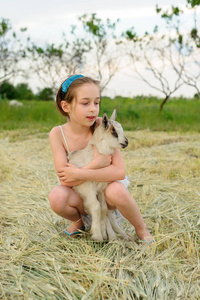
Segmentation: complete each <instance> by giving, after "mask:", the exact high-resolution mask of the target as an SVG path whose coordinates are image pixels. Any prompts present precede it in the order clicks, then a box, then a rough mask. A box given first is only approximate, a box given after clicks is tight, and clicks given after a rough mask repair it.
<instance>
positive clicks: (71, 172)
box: [49, 75, 153, 243]
mask: <svg viewBox="0 0 200 300" xmlns="http://www.w3.org/2000/svg"><path fill="white" fill-rule="evenodd" d="M56 104H57V107H58V109H59V111H60V112H61V113H62V114H63V115H64V116H66V117H67V123H65V124H64V125H62V126H57V127H54V128H53V129H52V130H51V132H50V134H49V139H50V144H51V148H52V152H53V158H54V164H55V168H56V171H57V175H58V177H59V180H60V183H61V185H59V186H56V187H54V188H53V190H52V191H51V192H50V194H49V201H50V205H51V208H52V209H53V210H54V212H55V213H57V214H58V215H60V216H61V217H63V218H66V219H68V220H70V221H71V225H70V226H69V228H68V229H67V231H65V232H66V234H68V235H70V236H71V235H75V234H77V233H79V231H78V230H80V229H82V230H83V229H84V223H83V221H84V215H86V212H85V211H84V207H83V201H82V199H81V198H80V197H79V196H78V195H77V194H76V193H75V192H74V190H73V189H72V187H73V186H75V185H78V184H80V183H81V182H83V181H85V180H90V181H99V182H111V183H109V184H108V186H107V188H106V190H105V197H106V202H107V205H108V208H109V209H112V210H115V209H118V210H119V212H121V214H122V215H123V216H124V217H125V218H126V219H127V220H128V221H129V222H130V223H131V224H132V225H133V226H134V227H135V231H136V234H137V236H138V238H139V239H140V240H142V241H144V242H147V243H150V242H152V241H153V237H152V236H151V234H150V233H149V231H148V229H147V226H146V224H145V223H144V220H143V218H142V215H141V213H140V211H139V208H138V206H137V204H136V202H135V200H134V199H133V198H132V196H131V195H130V194H129V192H128V190H127V189H126V187H125V185H124V184H123V179H124V178H125V167H124V163H123V159H122V155H121V152H120V150H119V149H116V150H115V152H114V154H113V155H112V156H110V155H102V154H100V153H98V151H97V150H96V149H95V148H94V158H93V160H92V161H91V162H90V163H89V164H88V165H86V166H84V167H82V168H79V167H76V166H75V165H72V164H70V163H68V160H67V153H69V152H70V151H76V150H80V149H83V148H85V147H86V146H87V144H88V142H89V141H90V139H91V138H92V134H93V132H94V130H95V127H96V126H98V125H99V124H100V123H101V118H98V114H99V104H100V90H99V82H98V81H96V80H93V79H91V78H89V77H84V76H82V75H73V76H71V77H69V78H68V79H66V80H65V81H64V82H63V83H62V85H61V86H60V88H59V90H58V93H57V97H56ZM118 180H119V181H118ZM120 180H121V182H120Z"/></svg>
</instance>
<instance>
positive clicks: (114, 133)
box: [111, 128, 118, 138]
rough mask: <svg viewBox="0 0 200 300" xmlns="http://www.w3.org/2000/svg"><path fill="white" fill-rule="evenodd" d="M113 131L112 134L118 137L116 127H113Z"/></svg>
mask: <svg viewBox="0 0 200 300" xmlns="http://www.w3.org/2000/svg"><path fill="white" fill-rule="evenodd" d="M111 133H112V135H113V136H114V137H116V138H117V137H118V134H117V132H116V130H115V128H113V130H112V132H111Z"/></svg>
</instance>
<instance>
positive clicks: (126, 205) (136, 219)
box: [105, 182, 153, 242]
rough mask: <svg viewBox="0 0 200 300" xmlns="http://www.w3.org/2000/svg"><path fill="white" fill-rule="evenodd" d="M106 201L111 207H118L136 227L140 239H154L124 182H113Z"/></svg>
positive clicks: (108, 188)
mask: <svg viewBox="0 0 200 300" xmlns="http://www.w3.org/2000/svg"><path fill="white" fill-rule="evenodd" d="M105 197H106V202H107V204H108V208H109V209H115V208H117V209H118V210H119V211H120V212H121V214H122V215H123V216H124V217H125V218H126V219H127V220H128V221H129V222H130V223H131V224H132V225H133V226H134V227H135V232H136V234H137V236H138V238H139V239H140V240H145V241H147V242H149V241H152V240H153V237H152V235H151V234H150V233H149V231H148V228H147V225H146V224H145V223H144V220H143V217H142V215H141V213H140V210H139V208H138V206H137V203H136V201H135V200H134V199H133V197H132V196H131V195H130V193H129V192H128V191H127V189H126V188H125V186H124V185H123V183H121V182H112V183H110V184H109V185H108V186H107V188H106V190H105Z"/></svg>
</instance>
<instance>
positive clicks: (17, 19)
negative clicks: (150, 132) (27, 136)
mask: <svg viewBox="0 0 200 300" xmlns="http://www.w3.org/2000/svg"><path fill="white" fill-rule="evenodd" d="M157 3H159V6H160V7H162V8H169V7H170V6H171V5H172V4H173V5H174V6H175V5H179V6H181V5H182V6H183V7H184V6H185V3H186V0H179V1H171V0H157V1H154V0H140V1H138V0H135V1H134V0H100V1H96V0H85V1H84V0H73V1H72V0H71V1H70V0H56V1H55V0H48V1H46V0H45V1H44V0H6V1H5V0H0V17H3V18H7V19H9V20H10V22H11V24H12V27H13V29H14V30H18V29H20V28H23V27H27V28H28V34H29V36H30V37H31V40H33V41H34V42H36V43H37V44H41V45H44V44H47V43H51V42H55V43H59V42H60V41H61V40H62V33H63V32H66V33H69V32H70V26H71V25H72V24H73V25H77V26H80V23H79V21H78V17H79V16H81V15H83V14H87V13H97V16H98V17H100V18H101V19H103V20H105V19H106V18H109V19H111V20H112V21H116V20H117V19H118V18H119V19H120V21H119V23H118V25H117V31H118V32H122V31H125V30H126V29H128V28H130V27H132V26H134V27H135V30H136V32H138V33H141V34H142V33H144V32H145V31H146V30H147V29H148V30H149V31H151V30H153V28H154V26H155V25H156V24H159V25H162V24H161V22H162V21H161V18H160V17H159V16H158V15H157V14H156V12H155V7H156V4H157ZM186 25H187V22H186ZM128 74H129V72H128V70H127V72H126V70H124V71H123V72H122V73H119V74H117V75H116V76H115V77H114V78H113V80H112V82H111V83H110V84H109V86H108V88H107V91H106V93H107V94H108V95H114V94H118V95H119V94H121V95H122V94H123V95H124V96H134V95H138V94H147V95H148V94H152V95H153V94H156V92H155V91H154V90H152V89H150V88H149V87H148V86H147V85H146V84H145V83H143V82H138V81H136V80H134V79H133V78H131V77H129V75H128ZM30 85H31V86H32V87H33V88H36V86H37V85H39V82H37V80H35V81H34V82H33V81H32V82H31V83H30ZM179 93H182V94H183V93H184V94H186V95H191V91H190V89H185V90H182V91H180V92H179Z"/></svg>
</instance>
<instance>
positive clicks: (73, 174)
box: [57, 163, 80, 183]
mask: <svg viewBox="0 0 200 300" xmlns="http://www.w3.org/2000/svg"><path fill="white" fill-rule="evenodd" d="M79 170H80V169H79V167H77V166H75V165H73V164H70V163H66V167H64V168H63V169H62V170H60V171H58V172H57V175H58V177H59V179H60V181H64V182H68V183H69V182H73V181H76V180H78V179H79Z"/></svg>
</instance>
